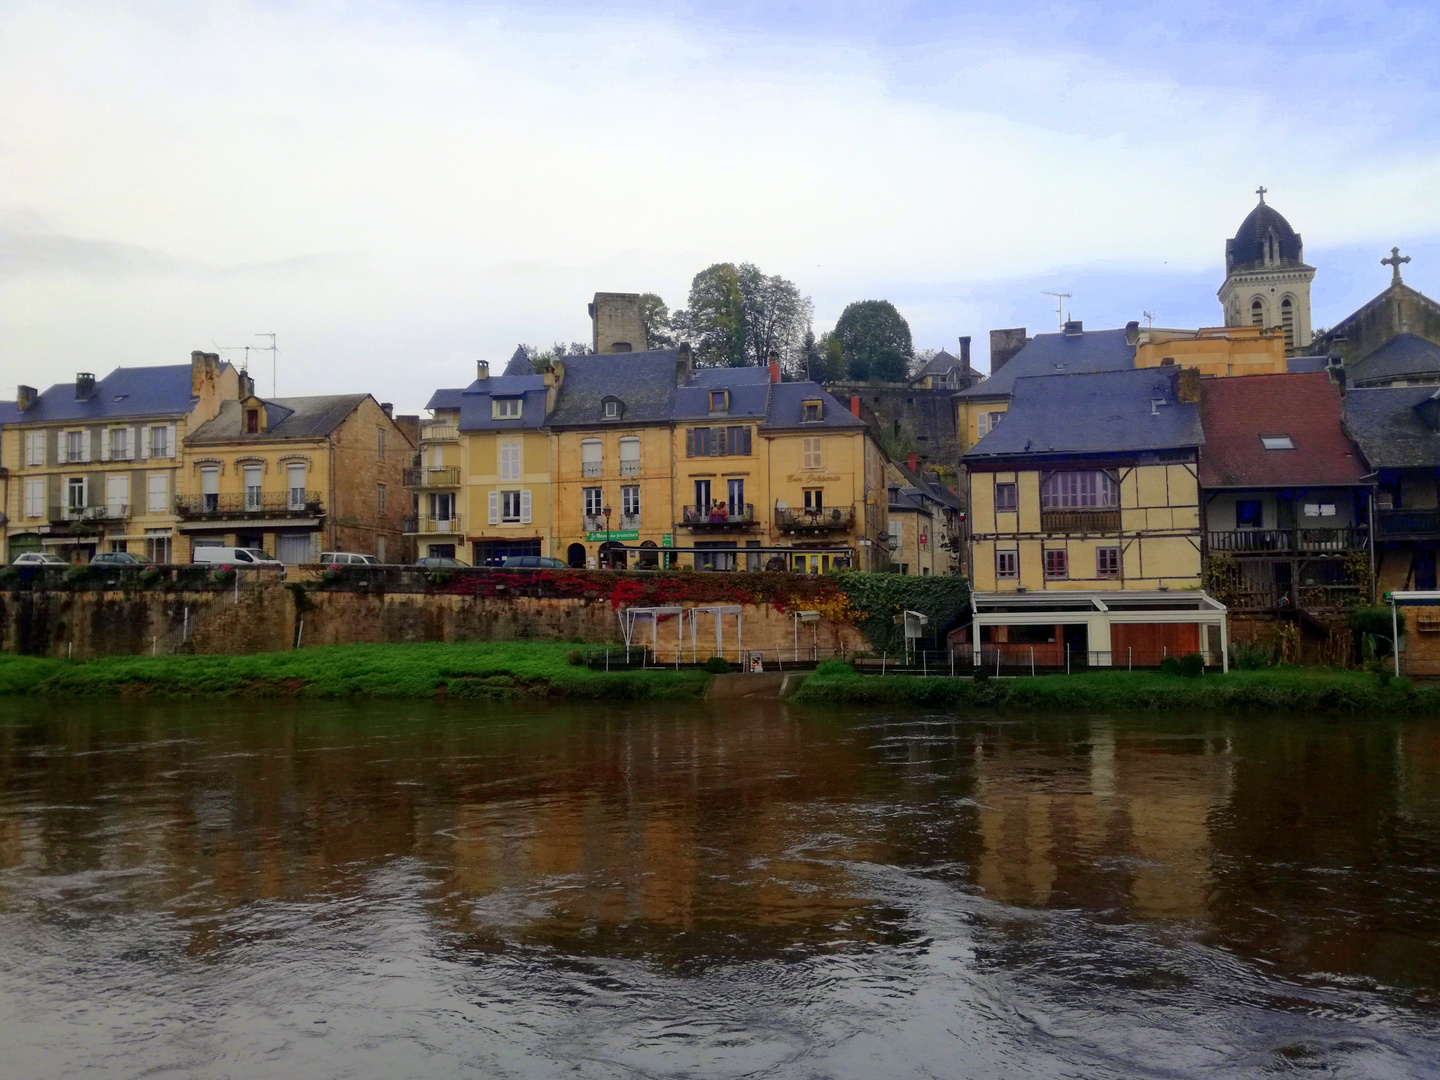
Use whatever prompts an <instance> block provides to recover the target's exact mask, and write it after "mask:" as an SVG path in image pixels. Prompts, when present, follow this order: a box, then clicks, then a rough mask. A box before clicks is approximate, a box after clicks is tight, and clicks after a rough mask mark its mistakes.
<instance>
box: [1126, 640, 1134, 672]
mask: <svg viewBox="0 0 1440 1080" xmlns="http://www.w3.org/2000/svg"><path fill="white" fill-rule="evenodd" d="M1125 670H1126V671H1134V670H1135V646H1133V645H1126V646H1125Z"/></svg>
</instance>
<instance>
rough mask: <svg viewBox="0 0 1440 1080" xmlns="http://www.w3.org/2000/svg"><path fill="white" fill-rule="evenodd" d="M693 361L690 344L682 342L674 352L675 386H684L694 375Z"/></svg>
mask: <svg viewBox="0 0 1440 1080" xmlns="http://www.w3.org/2000/svg"><path fill="white" fill-rule="evenodd" d="M694 364H695V359H694V357H693V356H692V355H691V353H690V343H689V342H688V341H687V342H684V343H682V344H681V346H680V347H679V348H678V349H676V350H675V385H676V386H684V385H685V384H686V383H688V382H689V381H690V377H691V375H693V374H694Z"/></svg>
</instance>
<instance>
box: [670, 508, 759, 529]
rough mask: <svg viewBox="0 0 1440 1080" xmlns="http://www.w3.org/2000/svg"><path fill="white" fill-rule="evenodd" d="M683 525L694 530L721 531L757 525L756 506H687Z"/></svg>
mask: <svg viewBox="0 0 1440 1080" xmlns="http://www.w3.org/2000/svg"><path fill="white" fill-rule="evenodd" d="M683 509H684V514H683V519H682V522H681V523H682V524H684V525H688V526H689V527H690V528H692V529H705V528H711V529H719V528H724V527H725V526H727V525H753V524H755V504H754V503H745V504H744V505H743V506H728V507H727V506H720V507H706V506H687V507H684V508H683Z"/></svg>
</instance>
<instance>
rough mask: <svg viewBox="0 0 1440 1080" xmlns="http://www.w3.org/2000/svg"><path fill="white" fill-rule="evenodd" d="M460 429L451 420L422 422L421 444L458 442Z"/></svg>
mask: <svg viewBox="0 0 1440 1080" xmlns="http://www.w3.org/2000/svg"><path fill="white" fill-rule="evenodd" d="M459 438H460V429H459V428H457V427H456V426H455V425H454V424H452V423H451V422H450V421H449V420H422V421H421V422H420V441H421V442H456V441H458V440H459Z"/></svg>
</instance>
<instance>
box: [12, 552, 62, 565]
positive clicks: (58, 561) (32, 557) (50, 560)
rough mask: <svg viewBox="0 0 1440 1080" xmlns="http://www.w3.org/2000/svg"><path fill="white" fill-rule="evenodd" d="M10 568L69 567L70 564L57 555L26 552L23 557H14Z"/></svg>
mask: <svg viewBox="0 0 1440 1080" xmlns="http://www.w3.org/2000/svg"><path fill="white" fill-rule="evenodd" d="M11 565H12V566H69V565H70V564H69V563H68V562H66V561H65V560H64V559H62V558H60V556H59V555H51V554H50V552H48V551H27V552H25V554H24V555H16V556H15V561H14V562H13V563H11Z"/></svg>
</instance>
